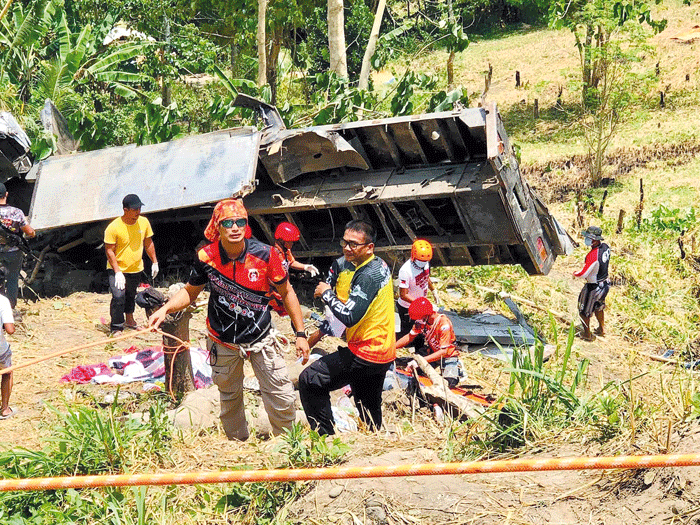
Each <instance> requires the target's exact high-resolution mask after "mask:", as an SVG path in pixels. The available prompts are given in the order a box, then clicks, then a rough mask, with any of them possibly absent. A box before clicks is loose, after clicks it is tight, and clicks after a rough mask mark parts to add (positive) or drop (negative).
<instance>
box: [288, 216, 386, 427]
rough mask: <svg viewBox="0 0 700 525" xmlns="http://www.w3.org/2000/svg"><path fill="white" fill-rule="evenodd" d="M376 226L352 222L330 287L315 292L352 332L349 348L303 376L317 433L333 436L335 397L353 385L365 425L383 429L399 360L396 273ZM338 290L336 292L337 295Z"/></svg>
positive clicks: (302, 392)
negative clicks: (378, 252) (390, 373)
mask: <svg viewBox="0 0 700 525" xmlns="http://www.w3.org/2000/svg"><path fill="white" fill-rule="evenodd" d="M374 241H375V229H374V226H372V225H371V224H369V223H368V222H365V221H362V220H353V221H350V222H349V223H348V224H347V225H346V226H345V233H344V234H343V239H342V240H341V241H340V245H341V246H342V248H343V257H341V258H340V259H338V260H336V261H334V262H333V265H332V266H331V271H330V276H329V279H328V281H327V282H322V283H320V284H319V285H318V286H317V287H316V291H315V293H314V295H315V296H316V297H321V299H322V300H323V302H324V303H325V304H326V305H327V306H328V307H330V310H331V311H332V313H333V315H334V316H335V317H336V318H337V319H338V320H339V321H340V322H341V323H343V324H344V325H345V326H346V327H347V328H346V331H345V334H346V340H347V345H348V346H347V347H345V346H340V347H338V351H337V352H333V353H332V354H328V355H326V356H324V357H322V358H320V359H318V360H316V361H314V362H313V363H312V364H311V365H309V366H308V367H307V368H306V369H305V370H304V371H303V372H302V373H301V375H300V376H299V394H300V395H301V404H302V405H303V406H304V412H306V417H307V419H308V420H309V424H310V425H311V428H312V429H318V432H319V434H334V433H335V429H334V420H333V413H332V412H331V402H330V395H329V394H330V392H331V391H332V390H337V389H338V388H342V387H343V386H345V385H348V384H349V385H350V387H351V389H352V393H353V396H354V398H355V405H356V406H357V408H358V410H359V412H360V418H361V419H362V421H363V422H364V423H365V424H366V425H367V426H368V427H369V428H370V429H372V430H378V429H379V428H381V426H382V387H383V385H384V376H385V375H386V372H387V370H388V369H389V366H390V365H391V362H392V361H393V360H394V358H395V357H396V334H395V332H394V328H395V327H394V289H393V284H392V278H391V270H389V267H388V266H387V264H386V263H385V262H384V261H383V260H382V259H380V258H378V257H376V256H375V255H374ZM333 287H335V292H334V291H333Z"/></svg>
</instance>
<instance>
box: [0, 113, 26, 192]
mask: <svg viewBox="0 0 700 525" xmlns="http://www.w3.org/2000/svg"><path fill="white" fill-rule="evenodd" d="M31 145H32V143H31V141H30V140H29V137H28V136H27V134H26V133H25V132H24V130H23V129H22V127H21V126H20V125H19V124H18V123H17V121H16V120H15V117H13V116H12V114H11V113H8V112H6V111H2V112H0V182H5V181H6V180H7V179H10V178H12V177H17V176H20V175H24V174H25V173H27V172H28V171H29V170H30V169H31V167H32V161H33V157H32V155H31V153H30V151H29V150H30V148H31Z"/></svg>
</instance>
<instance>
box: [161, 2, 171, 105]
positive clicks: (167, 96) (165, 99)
mask: <svg viewBox="0 0 700 525" xmlns="http://www.w3.org/2000/svg"><path fill="white" fill-rule="evenodd" d="M168 53H170V20H169V19H168V17H167V16H166V17H165V48H164V49H163V60H164V61H167V58H166V56H167V55H168ZM171 94H172V91H171V89H170V82H169V79H168V78H167V77H165V76H164V77H163V86H162V90H161V100H162V104H163V107H165V108H167V107H168V106H169V105H170V102H171V99H172V96H171Z"/></svg>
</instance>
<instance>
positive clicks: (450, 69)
mask: <svg viewBox="0 0 700 525" xmlns="http://www.w3.org/2000/svg"><path fill="white" fill-rule="evenodd" d="M454 83H455V52H454V50H453V51H450V56H448V57H447V89H448V91H451V90H452V87H453V86H454Z"/></svg>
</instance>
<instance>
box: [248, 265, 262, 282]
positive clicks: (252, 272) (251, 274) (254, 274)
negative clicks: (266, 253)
mask: <svg viewBox="0 0 700 525" xmlns="http://www.w3.org/2000/svg"><path fill="white" fill-rule="evenodd" d="M259 278H260V273H259V272H258V270H257V269H255V268H250V269H249V270H248V280H249V281H250V282H251V283H254V282H256V281H257V280H258V279H259Z"/></svg>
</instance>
